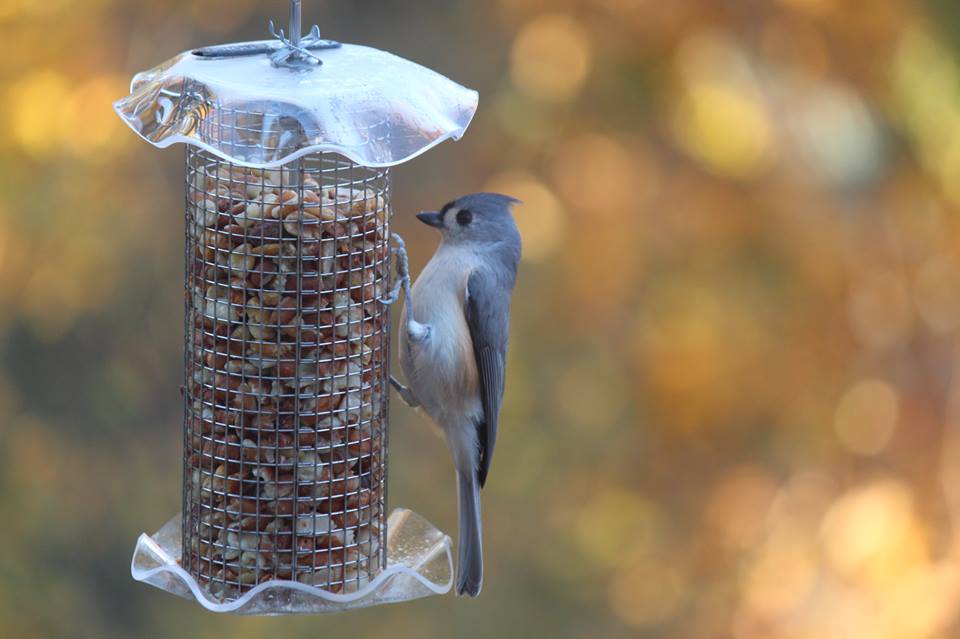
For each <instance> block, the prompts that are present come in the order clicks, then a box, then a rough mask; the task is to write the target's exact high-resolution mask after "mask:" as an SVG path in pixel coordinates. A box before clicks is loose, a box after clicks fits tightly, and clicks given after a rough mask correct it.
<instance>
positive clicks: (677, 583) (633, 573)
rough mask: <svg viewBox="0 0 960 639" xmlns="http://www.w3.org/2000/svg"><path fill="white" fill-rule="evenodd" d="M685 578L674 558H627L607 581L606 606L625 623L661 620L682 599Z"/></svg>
mask: <svg viewBox="0 0 960 639" xmlns="http://www.w3.org/2000/svg"><path fill="white" fill-rule="evenodd" d="M687 580H688V577H687V575H686V574H684V573H683V572H682V571H681V569H680V567H679V566H677V564H676V562H675V561H670V560H667V559H662V558H655V557H646V558H643V559H640V560H637V561H634V562H630V563H628V564H627V566H626V567H625V568H624V569H623V570H621V571H619V572H617V574H616V576H614V578H613V580H612V581H611V582H610V586H609V589H608V590H609V601H610V609H611V610H612V611H613V613H614V614H615V615H616V616H617V618H619V619H620V620H621V621H622V622H623V623H625V624H626V625H628V626H634V627H637V628H643V627H647V626H655V625H658V624H661V623H663V622H665V621H667V620H668V619H669V618H670V617H672V616H673V615H674V614H676V612H677V611H678V609H679V608H680V606H681V605H682V604H683V603H684V600H685V599H686V595H687V586H688V584H687Z"/></svg>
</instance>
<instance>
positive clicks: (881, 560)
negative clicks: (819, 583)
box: [822, 479, 923, 580]
mask: <svg viewBox="0 0 960 639" xmlns="http://www.w3.org/2000/svg"><path fill="white" fill-rule="evenodd" d="M822 534H823V540H824V549H825V551H826V555H827V559H828V561H829V562H830V565H831V566H832V567H833V568H834V569H835V570H837V571H838V572H839V573H840V574H842V575H845V576H849V577H858V576H861V577H865V578H868V579H879V580H885V579H889V580H894V579H896V578H897V576H898V575H900V574H902V573H901V570H902V569H903V568H904V567H906V565H907V564H909V563H912V562H915V561H917V560H919V559H921V558H923V551H922V549H921V544H922V541H921V540H920V539H919V538H918V537H917V535H918V531H917V530H916V527H915V524H914V513H913V499H912V497H911V495H910V491H909V489H908V488H907V487H906V486H904V485H903V484H902V483H901V482H899V481H896V480H893V479H880V480H876V481H874V482H871V483H869V484H865V485H863V486H860V487H858V488H855V489H853V490H851V491H849V492H847V493H846V494H844V495H842V496H841V497H840V498H838V499H837V500H836V501H835V502H834V503H833V505H832V506H831V507H830V510H829V511H828V512H827V514H826V517H825V518H824V521H823V528H822Z"/></svg>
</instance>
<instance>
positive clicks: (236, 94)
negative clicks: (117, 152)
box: [113, 44, 478, 168]
mask: <svg viewBox="0 0 960 639" xmlns="http://www.w3.org/2000/svg"><path fill="white" fill-rule="evenodd" d="M319 55H320V56H321V57H322V58H323V66H322V67H320V68H318V69H316V70H315V71H313V72H311V73H297V72H295V71H292V70H290V69H285V68H279V69H278V68H276V67H273V66H272V65H271V64H270V58H269V57H268V56H265V55H254V56H244V57H234V58H219V59H211V58H204V57H201V56H197V55H194V54H193V53H190V52H185V53H181V54H180V55H178V56H176V57H175V58H172V59H171V60H168V61H167V62H164V63H163V64H161V65H159V66H157V67H155V68H153V69H150V70H149V71H145V72H143V73H139V74H137V75H136V76H135V77H134V78H133V82H132V83H131V87H130V95H129V96H127V97H125V98H122V99H120V100H117V101H116V102H115V103H114V105H113V106H114V109H115V110H116V111H117V113H118V114H119V115H120V117H121V118H123V121H124V122H126V123H127V125H128V126H130V128H131V129H133V130H134V131H135V132H136V133H137V134H138V135H140V136H141V137H142V138H143V139H145V140H146V141H148V142H150V143H151V144H153V145H155V146H158V147H161V148H162V147H167V146H170V145H171V144H175V143H178V142H183V143H186V144H193V145H195V146H198V147H201V148H203V149H206V150H208V151H210V152H211V153H214V154H216V155H218V156H220V157H222V158H223V159H225V160H228V161H230V162H233V163H235V164H242V165H245V166H255V167H260V168H274V167H277V166H280V165H281V164H284V163H286V162H289V161H290V160H292V159H295V158H298V157H301V156H303V155H306V154H308V153H315V152H319V151H333V152H336V153H340V154H342V155H345V156H346V157H348V158H350V159H351V160H353V161H354V162H356V163H358V164H362V165H364V166H370V167H383V166H393V165H395V164H400V163H402V162H405V161H407V160H409V159H411V158H413V157H414V156H417V155H419V154H421V153H423V152H424V151H426V150H427V149H429V148H431V147H433V146H435V145H437V144H439V143H440V142H442V141H444V140H446V139H448V138H454V139H459V138H460V136H462V135H463V133H464V131H465V130H466V129H467V126H469V124H470V120H471V119H472V118H473V114H474V112H475V111H476V109H477V101H478V94H477V92H476V91H473V90H471V89H467V88H465V87H462V86H460V85H459V84H457V83H456V82H453V81H452V80H450V79H449V78H446V77H444V76H442V75H440V74H439V73H436V72H435V71H431V70H430V69H427V68H425V67H422V66H420V65H419V64H416V63H414V62H411V61H409V60H405V59H403V58H400V57H397V56H395V55H392V54H390V53H387V52H385V51H380V50H377V49H372V48H370V47H363V46H359V45H353V44H344V45H343V46H342V47H340V48H338V49H329V50H325V51H323V52H322V53H320V54H319Z"/></svg>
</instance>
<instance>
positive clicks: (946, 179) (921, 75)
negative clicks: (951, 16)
mask: <svg viewBox="0 0 960 639" xmlns="http://www.w3.org/2000/svg"><path fill="white" fill-rule="evenodd" d="M890 75H891V83H892V88H893V93H894V98H895V101H896V105H897V107H898V109H897V111H898V113H897V115H898V116H899V118H900V120H901V121H902V124H903V126H904V127H905V129H906V131H907V134H908V135H909V136H910V137H911V138H912V139H913V142H914V144H915V145H916V146H917V150H918V152H919V155H920V160H921V161H922V162H923V164H924V166H925V168H926V169H927V170H928V171H930V172H931V173H932V174H934V175H935V176H936V177H937V178H939V180H940V186H941V188H942V189H943V191H944V192H945V193H946V194H947V195H948V196H949V197H950V198H951V199H952V200H953V202H954V203H960V68H958V65H957V62H956V60H955V59H954V57H953V55H952V54H951V53H950V51H949V49H948V48H947V46H946V45H945V44H944V43H942V42H941V41H940V40H939V39H938V38H937V37H936V36H935V35H934V34H933V33H932V32H931V31H929V30H928V29H927V28H925V27H923V26H920V25H918V24H913V25H910V26H909V27H908V28H907V29H905V30H904V32H903V34H902V36H901V38H900V44H899V47H898V49H897V52H896V56H895V58H894V60H893V64H892V67H891V70H890Z"/></svg>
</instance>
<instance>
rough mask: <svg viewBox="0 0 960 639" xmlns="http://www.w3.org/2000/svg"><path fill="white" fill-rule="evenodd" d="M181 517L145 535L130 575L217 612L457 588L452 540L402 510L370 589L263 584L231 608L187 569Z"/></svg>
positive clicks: (294, 608)
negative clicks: (384, 563) (383, 563)
mask: <svg viewBox="0 0 960 639" xmlns="http://www.w3.org/2000/svg"><path fill="white" fill-rule="evenodd" d="M180 517H181V515H180V514H177V516H176V517H174V518H173V519H171V520H170V521H168V522H167V523H166V524H164V525H163V527H162V528H161V529H160V530H158V531H157V532H156V533H154V534H153V535H152V536H151V535H147V534H142V535H140V538H139V539H138V540H137V546H136V549H135V550H134V552H133V561H132V562H131V566H130V572H131V574H132V575H133V578H134V579H136V580H137V581H144V582H146V583H148V584H151V585H153V586H156V587H157V588H160V589H162V590H166V591H167V592H170V593H173V594H175V595H177V596H180V597H184V598H185V599H196V600H197V601H198V602H199V603H200V604H201V605H202V606H203V607H204V608H206V609H208V610H211V611H213V612H232V613H234V614H241V615H289V614H316V613H322V612H340V611H343V610H350V609H352V608H365V607H367V606H375V605H378V604H384V603H397V602H400V601H409V600H411V599H419V598H421V597H429V596H430V595H442V594H444V593H446V592H449V590H450V587H451V586H452V585H453V557H452V555H451V547H452V544H451V541H450V537H449V536H447V535H445V534H444V533H443V532H441V531H439V530H437V529H436V528H435V527H434V526H433V524H431V523H430V522H428V521H427V520H426V519H424V518H423V517H421V516H420V515H418V514H416V513H415V512H413V511H412V510H407V509H405V508H397V509H395V510H394V511H393V512H392V513H390V518H389V520H388V521H387V531H388V532H387V568H386V570H384V571H383V572H381V573H380V574H379V575H377V577H376V578H375V579H373V580H372V581H371V582H370V583H369V584H367V586H366V587H364V588H363V589H361V590H358V591H357V592H353V593H349V594H342V595H340V594H334V593H330V592H327V591H325V590H322V589H320V588H317V587H315V586H310V585H307V584H302V583H299V582H296V581H286V580H276V581H269V582H266V583H262V584H260V585H258V586H257V587H255V588H253V589H252V590H250V591H249V592H247V593H246V594H244V595H243V597H241V598H239V599H237V600H235V601H230V602H228V603H222V604H221V603H217V602H216V601H214V600H213V599H211V598H209V597H208V596H207V594H206V591H205V590H204V588H203V586H202V585H201V584H199V583H197V581H196V580H195V579H193V577H191V576H190V575H189V574H188V573H187V572H186V571H185V570H183V569H182V568H181V567H180V565H179V562H178V561H177V559H176V558H177V557H179V556H180V551H181V544H180V542H181V533H180V525H181V519H180Z"/></svg>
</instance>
